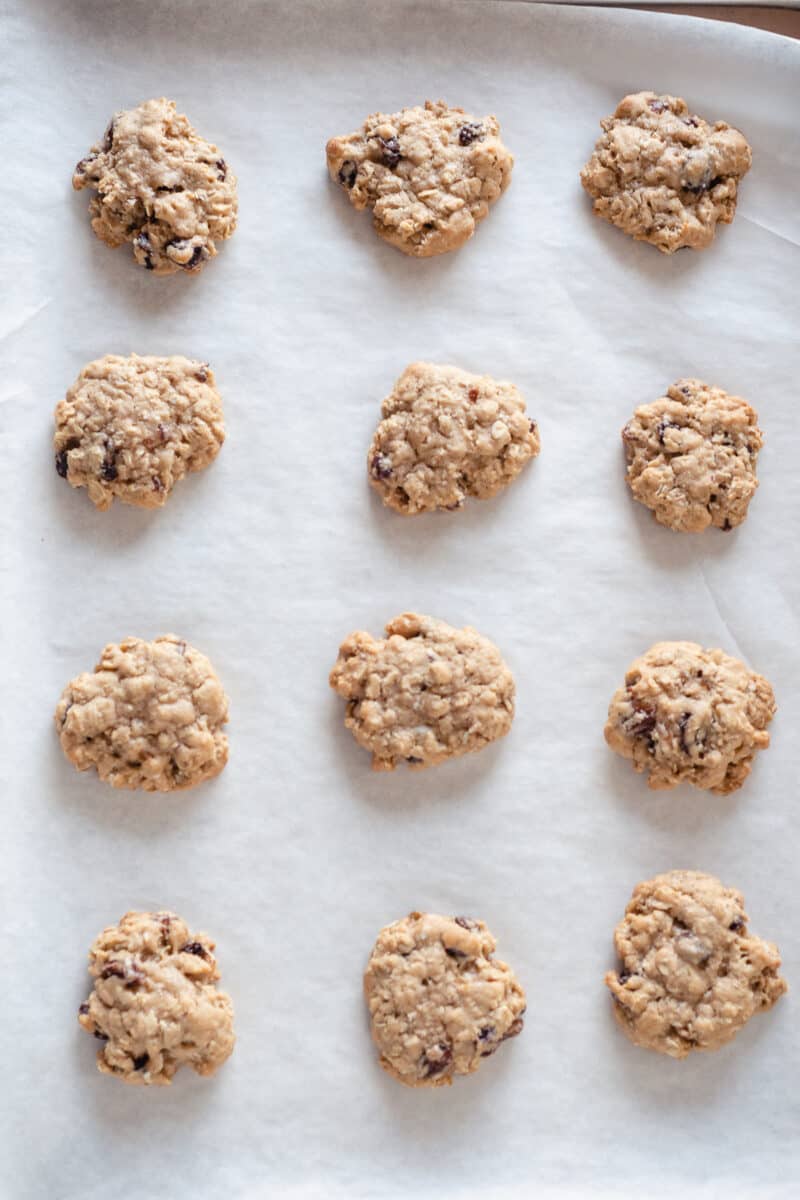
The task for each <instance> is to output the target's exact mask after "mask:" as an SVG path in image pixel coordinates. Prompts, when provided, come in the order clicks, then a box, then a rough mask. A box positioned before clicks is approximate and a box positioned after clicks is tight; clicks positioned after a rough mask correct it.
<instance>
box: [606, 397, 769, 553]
mask: <svg viewBox="0 0 800 1200" xmlns="http://www.w3.org/2000/svg"><path fill="white" fill-rule="evenodd" d="M622 441H623V444H624V446H625V457H626V458H627V461H628V476H627V478H628V486H629V487H630V489H631V492H632V493H633V495H634V497H635V499H637V500H638V501H639V502H640V503H641V504H645V505H647V507H648V508H649V509H651V510H652V512H653V516H654V517H655V519H656V520H657V521H658V522H659V524H661V525H666V526H667V527H668V528H669V529H674V530H676V531H678V532H682V533H700V532H701V531H702V530H704V529H707V528H708V526H709V525H716V527H717V528H718V529H724V530H729V529H733V528H735V526H737V525H741V523H742V522H743V521H744V519H745V517H746V516H747V509H748V506H749V504H750V501H751V500H752V498H753V496H754V495H755V491H756V488H757V487H758V479H757V478H756V462H757V460H758V452H759V450H760V449H761V446H762V445H763V441H764V437H763V434H762V433H761V430H760V429H759V428H758V414H757V413H756V412H755V410H754V409H752V408H751V407H750V405H749V404H748V403H747V401H746V400H742V399H741V397H740V396H729V395H728V393H727V392H724V391H723V390H722V388H717V387H711V386H710V385H709V384H707V383H702V382H701V381H700V380H699V379H679V380H678V382H677V383H674V384H673V385H672V387H671V388H668V390H667V394H666V396H662V397H661V398H660V399H659V400H656V401H654V403H652V404H642V405H640V407H639V408H637V409H636V412H635V413H634V414H633V416H632V418H631V419H630V421H628V423H627V425H626V426H625V428H624V429H623V431H622Z"/></svg>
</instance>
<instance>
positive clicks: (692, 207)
mask: <svg viewBox="0 0 800 1200" xmlns="http://www.w3.org/2000/svg"><path fill="white" fill-rule="evenodd" d="M600 127H601V129H602V130H603V134H602V137H601V138H600V139H599V141H598V142H597V145H596V146H595V148H594V153H593V154H592V157H591V158H590V159H589V161H588V162H587V164H586V166H585V167H584V168H583V170H582V171H581V183H582V184H583V186H584V187H585V189H586V191H587V192H588V193H589V195H590V196H591V197H592V200H593V202H594V203H593V207H594V211H595V212H596V213H597V215H598V216H599V217H603V218H604V220H606V221H610V222H611V224H612V225H616V226H617V228H619V229H622V230H624V232H625V233H629V234H630V235H631V236H632V237H634V238H635V239H636V240H637V241H640V242H650V243H651V244H652V245H653V246H657V247H658V249H659V250H661V251H662V252H663V253H664V254H672V253H673V252H674V251H675V250H680V249H681V248H682V247H684V246H690V247H691V248H692V249H694V250H701V249H702V248H703V247H704V246H708V245H709V244H710V243H711V242H712V241H713V240H714V234H715V232H716V228H717V223H718V222H722V223H723V224H726V225H728V224H730V222H731V221H732V220H733V217H734V213H735V212H736V192H737V188H738V185H739V181H740V179H742V177H743V176H744V175H746V174H747V172H748V171H749V170H750V164H751V162H752V154H751V151H750V147H749V145H748V144H747V142H746V140H745V138H744V135H743V134H741V133H740V132H739V130H738V129H731V127H730V126H729V125H726V124H725V122H724V121H716V122H715V123H714V124H713V125H711V124H709V123H708V122H707V121H704V120H703V118H702V117H698V116H696V115H695V114H694V113H690V112H689V109H688V108H687V106H686V103H685V101H683V100H681V99H679V98H678V97H676V96H658V95H656V93H655V92H636V93H635V94H634V95H630V96H626V97H625V98H624V99H623V100H621V101H620V103H619V104H618V105H617V110H616V112H615V113H614V115H613V116H612V117H606V118H605V120H603V121H601V122H600Z"/></svg>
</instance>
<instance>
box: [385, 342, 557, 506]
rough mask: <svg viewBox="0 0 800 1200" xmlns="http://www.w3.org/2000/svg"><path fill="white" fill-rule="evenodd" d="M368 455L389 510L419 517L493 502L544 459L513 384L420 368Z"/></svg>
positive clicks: (398, 390)
mask: <svg viewBox="0 0 800 1200" xmlns="http://www.w3.org/2000/svg"><path fill="white" fill-rule="evenodd" d="M382 413H383V420H382V421H381V423H380V424H379V426H378V428H377V429H376V431H375V434H374V436H373V439H372V444H371V445H370V448H369V454H368V456H367V468H368V471H369V480H370V483H371V484H372V486H373V487H374V488H375V489H376V491H378V492H380V495H381V497H382V499H383V502H384V504H387V505H388V506H389V507H390V508H395V509H397V511H398V512H401V513H407V514H414V513H421V512H429V511H431V510H432V509H436V508H445V509H456V508H461V506H462V505H463V503H464V501H465V500H466V498H467V496H476V497H477V498H478V499H480V500H487V499H488V498H489V497H490V496H494V495H495V494H496V493H497V492H499V491H501V490H502V488H504V487H506V486H507V485H508V484H509V483H511V481H512V480H513V479H516V477H517V475H519V473H520V471H521V470H522V468H523V467H524V466H525V464H526V463H527V462H529V461H530V459H532V458H535V457H536V455H537V454H538V453H539V431H538V428H537V426H536V422H535V421H532V420H531V419H530V418H529V417H528V416H527V414H526V412H525V401H524V400H523V399H522V396H521V395H520V394H519V392H518V391H517V389H516V388H515V387H514V385H513V384H512V383H498V382H497V380H495V379H490V378H489V376H488V375H470V374H469V373H468V372H467V371H461V370H459V368H458V367H445V366H437V365H436V364H434V363H421V362H419V363H412V364H411V366H410V367H406V369H405V371H404V372H403V374H402V375H401V376H400V378H399V379H398V381H397V383H396V384H395V385H394V389H393V391H392V393H391V395H389V396H387V397H386V399H385V400H384V401H383V405H382Z"/></svg>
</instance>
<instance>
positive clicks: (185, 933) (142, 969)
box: [78, 912, 235, 1084]
mask: <svg viewBox="0 0 800 1200" xmlns="http://www.w3.org/2000/svg"><path fill="white" fill-rule="evenodd" d="M213 949H214V943H213V942H212V940H211V938H210V937H208V935H207V934H205V933H189V930H188V928H187V926H186V925H185V923H184V922H183V921H182V920H181V919H180V917H176V916H175V914H174V913H169V912H158V913H148V912H129V913H126V914H125V916H124V917H123V918H122V920H121V921H120V923H119V925H112V926H110V927H109V928H108V929H104V930H103V932H102V933H101V934H100V935H99V936H98V937H97V938H95V941H94V944H93V945H92V948H91V950H90V951H89V974H90V975H91V976H92V979H93V980H94V989H93V991H92V994H91V995H90V997H89V999H88V1000H87V1001H86V1002H85V1003H84V1004H82V1005H81V1006H80V1008H79V1010H78V1020H79V1021H80V1023H81V1025H82V1026H83V1028H84V1029H85V1030H86V1032H87V1033H93V1034H94V1036H95V1037H96V1038H98V1039H99V1040H100V1041H101V1042H102V1043H103V1045H102V1047H101V1048H100V1049H99V1050H98V1051H97V1066H98V1069H99V1070H101V1071H103V1072H104V1073H105V1074H106V1075H116V1076H117V1078H118V1079H121V1080H122V1081H123V1082H124V1083H138V1084H168V1083H171V1082H172V1076H173V1075H174V1074H175V1072H176V1071H177V1070H178V1068H179V1067H183V1066H186V1067H191V1068H192V1070H193V1071H196V1072H197V1074H198V1075H213V1074H214V1072H215V1071H216V1070H217V1068H218V1067H221V1066H222V1064H223V1063H224V1062H225V1060H226V1059H227V1058H229V1057H230V1055H231V1052H232V1051H233V1043H234V1040H235V1039H234V1034H233V1007H232V1005H231V1001H230V997H229V996H227V995H226V994H225V993H224V992H220V991H219V990H218V988H217V987H216V986H215V984H216V981H217V980H218V979H219V970H218V968H217V962H216V959H215V958H214V955H213V953H212V951H213Z"/></svg>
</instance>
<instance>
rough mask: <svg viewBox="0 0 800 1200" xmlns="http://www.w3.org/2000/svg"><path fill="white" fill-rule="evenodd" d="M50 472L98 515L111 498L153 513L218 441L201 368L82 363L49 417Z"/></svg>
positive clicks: (218, 420)
mask: <svg viewBox="0 0 800 1200" xmlns="http://www.w3.org/2000/svg"><path fill="white" fill-rule="evenodd" d="M55 426H56V429H55V437H54V448H55V463H56V470H57V471H58V473H59V475H61V477H62V478H63V479H66V480H67V482H68V483H70V484H72V486H73V487H85V488H86V490H87V491H88V493H89V499H90V500H91V501H92V502H93V503H94V504H95V505H96V507H97V508H99V509H107V508H109V507H110V505H111V503H112V501H113V500H114V498H115V497H116V499H117V500H122V501H123V502H124V503H125V504H135V505H138V506H139V507H140V508H158V507H159V506H160V505H162V504H165V503H166V500H167V497H168V496H169V494H170V492H171V491H172V489H173V487H174V486H175V484H176V483H177V482H178V480H179V479H182V478H183V477H184V475H186V474H187V473H188V472H189V471H200V470H202V469H203V468H204V467H207V466H208V465H209V463H211V462H213V460H214V459H215V458H216V456H217V454H218V453H219V449H220V447H221V445H222V443H223V442H224V440H225V426H224V423H223V414H222V401H221V399H220V396H219V392H218V391H217V389H216V387H215V382H214V372H213V371H212V370H211V368H210V367H209V365H208V363H201V362H193V361H192V360H191V359H188V358H181V357H180V356H178V355H175V356H173V357H171V358H151V357H143V358H140V357H139V356H138V355H137V354H131V355H129V356H128V357H127V358H123V357H122V356H120V355H118V354H107V355H106V356H105V357H104V358H99V359H96V360H95V361H94V362H90V363H88V364H87V365H86V366H85V367H84V368H83V370H82V371H81V373H80V375H79V376H78V378H77V379H76V381H75V383H73V385H72V387H71V388H70V389H69V391H68V392H67V394H66V397H65V398H64V399H63V400H62V401H60V403H59V404H58V405H57V406H56V412H55Z"/></svg>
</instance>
